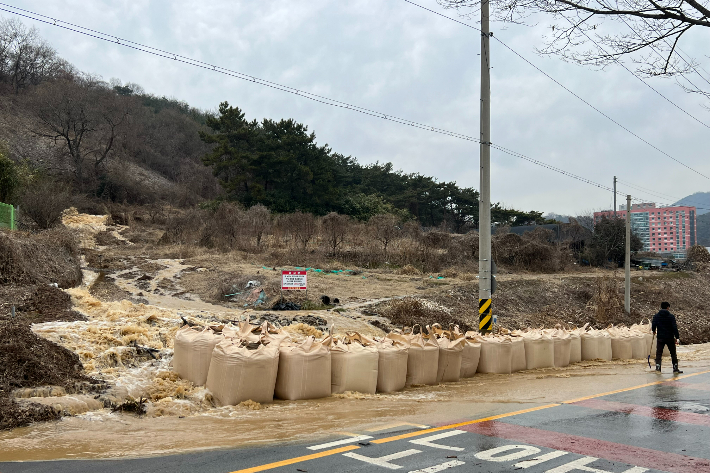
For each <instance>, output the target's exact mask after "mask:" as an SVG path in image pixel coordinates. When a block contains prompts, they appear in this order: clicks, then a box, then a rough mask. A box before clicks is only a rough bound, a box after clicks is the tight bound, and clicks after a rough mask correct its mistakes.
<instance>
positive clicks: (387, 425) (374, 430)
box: [365, 422, 429, 432]
mask: <svg viewBox="0 0 710 473" xmlns="http://www.w3.org/2000/svg"><path fill="white" fill-rule="evenodd" d="M403 425H411V426H412V427H416V428H418V429H428V428H429V426H428V425H422V424H413V423H411V422H395V423H393V424H385V425H381V426H379V427H375V428H374V429H367V430H366V431H365V432H381V431H383V430H387V429H393V428H395V427H401V426H403Z"/></svg>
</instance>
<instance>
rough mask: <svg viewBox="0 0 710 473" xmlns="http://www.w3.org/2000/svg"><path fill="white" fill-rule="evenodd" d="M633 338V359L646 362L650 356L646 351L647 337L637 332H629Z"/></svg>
mask: <svg viewBox="0 0 710 473" xmlns="http://www.w3.org/2000/svg"><path fill="white" fill-rule="evenodd" d="M629 337H630V338H631V358H633V359H634V360H645V359H646V357H647V356H648V351H646V336H645V335H644V334H643V333H641V332H637V331H633V330H629Z"/></svg>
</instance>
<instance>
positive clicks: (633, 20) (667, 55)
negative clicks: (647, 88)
mask: <svg viewBox="0 0 710 473" xmlns="http://www.w3.org/2000/svg"><path fill="white" fill-rule="evenodd" d="M438 2H439V3H440V4H441V5H443V6H444V7H445V8H456V9H459V10H461V11H462V12H463V13H464V14H465V13H466V12H470V11H471V9H472V8H477V7H479V5H480V3H481V0H438ZM490 5H491V7H492V8H491V10H492V15H493V17H494V18H495V19H497V20H501V21H507V22H514V23H523V22H526V21H527V19H528V18H529V17H530V16H531V15H534V14H536V13H543V14H545V16H547V17H549V18H550V21H549V23H548V27H549V31H550V33H549V35H547V36H546V38H545V41H546V46H545V47H544V48H543V49H542V50H540V52H541V53H543V54H554V55H558V56H560V57H562V58H563V59H565V60H568V61H572V62H576V63H579V64H585V65H592V66H598V67H604V66H606V65H609V64H611V63H614V62H616V61H618V60H619V59H620V58H621V57H624V56H629V57H630V58H631V60H632V61H633V62H634V63H636V66H637V72H638V73H640V74H642V75H644V76H646V77H648V76H666V77H670V76H676V75H679V74H685V73H688V72H696V73H698V75H700V76H701V77H702V81H700V80H697V79H696V80H697V83H698V84H702V85H701V86H696V85H695V84H694V83H692V81H688V84H690V85H685V86H684V88H685V89H686V91H689V92H696V93H700V94H703V95H704V96H706V97H708V98H710V77H709V76H708V74H707V73H706V74H705V75H703V74H701V73H700V72H699V71H698V69H699V65H698V63H697V62H696V61H695V60H694V59H693V58H692V57H689V56H687V55H685V54H684V53H682V52H681V50H680V43H681V40H682V39H684V38H686V37H687V36H688V32H689V31H690V30H691V29H697V28H710V6H709V5H708V2H707V0H618V1H616V2H611V1H608V0H491V1H490ZM605 22H610V23H612V24H610V25H605ZM595 43H596V44H595ZM703 82H704V83H703Z"/></svg>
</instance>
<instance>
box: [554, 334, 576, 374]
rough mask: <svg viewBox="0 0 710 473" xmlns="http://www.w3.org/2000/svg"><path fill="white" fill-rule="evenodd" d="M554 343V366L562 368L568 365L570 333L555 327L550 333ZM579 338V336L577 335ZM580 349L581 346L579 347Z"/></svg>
mask: <svg viewBox="0 0 710 473" xmlns="http://www.w3.org/2000/svg"><path fill="white" fill-rule="evenodd" d="M550 336H551V337H552V342H553V343H554V366H555V368H564V367H565V366H569V362H570V359H571V357H572V334H570V333H569V332H568V331H566V330H562V329H557V330H553V331H551V333H550ZM577 339H578V340H579V337H577ZM580 349H581V347H580Z"/></svg>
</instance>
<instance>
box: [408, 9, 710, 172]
mask: <svg viewBox="0 0 710 473" xmlns="http://www.w3.org/2000/svg"><path fill="white" fill-rule="evenodd" d="M404 1H405V2H407V3H409V4H410V5H414V6H416V7H418V8H421V9H422V10H426V11H428V12H430V13H433V14H435V15H438V16H440V17H442V18H446V19H447V20H450V21H453V22H455V23H458V24H460V25H463V26H466V27H467V28H471V29H473V30H476V31H479V32H480V31H481V30H480V28H476V27H475V26H473V25H470V24H468V23H465V22H463V21H460V20H457V19H456V18H452V17H450V16H447V15H444V14H442V13H440V12H438V11H436V10H432V9H430V8H427V7H425V6H423V5H420V4H418V3H415V2H413V1H411V0H404ZM493 39H494V40H496V41H497V42H498V43H500V44H501V45H502V46H503V47H505V48H506V49H508V50H509V51H510V52H512V53H513V54H515V55H516V56H518V57H519V58H520V59H522V60H523V61H525V62H526V63H528V64H529V65H530V66H532V67H533V68H535V69H536V70H537V71H538V72H540V73H541V74H543V75H544V76H545V77H547V78H548V79H550V80H551V81H552V82H554V83H555V84H557V85H558V86H560V87H562V88H563V89H564V90H566V91H567V92H569V93H570V94H572V95H573V96H574V97H576V98H577V99H579V100H580V101H581V102H583V103H584V104H585V105H587V106H588V107H590V108H591V109H593V110H594V111H596V112H597V113H599V114H600V115H602V116H603V117H604V118H606V119H607V120H609V121H611V122H612V123H614V124H615V125H617V126H618V127H620V128H622V129H623V130H624V131H626V132H627V133H629V134H631V135H632V136H634V137H635V138H637V139H638V140H640V141H642V142H643V143H645V144H647V145H648V146H650V147H651V148H653V149H655V150H656V151H658V152H659V153H661V154H663V155H664V156H666V157H668V158H670V159H672V160H673V161H675V162H676V163H678V164H680V165H682V166H684V167H686V168H687V169H689V170H691V171H693V172H694V173H696V174H699V175H700V176H702V177H704V178H705V179H710V177H709V176H707V175H705V174H703V173H701V172H700V171H698V170H696V169H693V168H692V167H690V166H689V165H687V164H685V163H683V162H682V161H680V160H678V159H676V158H674V157H673V156H671V155H670V154H668V153H667V152H665V151H663V150H662V149H660V148H658V147H657V146H656V145H654V144H652V143H650V142H649V141H647V140H646V139H644V138H642V137H641V136H639V135H638V134H636V133H634V132H633V131H631V130H630V129H629V128H627V127H625V126H624V125H622V124H621V123H619V122H618V121H616V120H615V119H613V118H612V117H610V116H609V115H607V114H606V113H604V112H603V111H601V110H600V109H598V108H597V107H595V106H594V105H592V104H591V103H590V102H588V101H587V100H585V99H584V98H582V97H581V96H579V95H578V94H576V93H575V92H573V91H572V90H571V89H569V88H568V87H566V86H565V85H564V84H562V83H561V82H559V81H558V80H557V79H555V78H554V77H552V76H551V75H550V74H548V73H547V72H545V71H543V70H542V69H540V68H539V67H538V66H537V65H535V64H534V63H532V62H531V61H530V60H528V59H527V58H526V57H524V56H522V55H521V54H520V53H518V52H517V51H516V50H514V49H513V48H511V47H510V46H508V45H507V44H506V43H504V42H503V41H502V40H501V39H500V38H498V37H496V36H493ZM590 40H591V38H590ZM595 44H596V43H595ZM624 68H626V67H625V66H624ZM626 70H627V71H629V72H631V74H633V72H632V71H630V70H629V69H626ZM634 76H635V74H634ZM636 77H637V76H636ZM637 78H638V77H637ZM639 80H641V81H642V82H643V83H644V84H646V85H647V86H648V87H649V88H651V89H653V90H654V91H655V92H656V93H658V94H659V95H661V96H662V97H664V98H666V97H665V96H664V95H663V94H661V93H660V92H658V91H657V90H656V89H654V88H653V87H651V86H650V85H649V84H647V83H646V82H645V81H643V80H642V79H640V78H639ZM666 100H669V99H668V98H666ZM669 101H670V100H669ZM671 103H673V102H671ZM674 105H675V104H674ZM676 107H677V108H679V109H680V110H682V111H683V112H685V110H683V109H682V108H680V107H678V106H677V105H676ZM685 113H686V114H688V115H690V114H689V113H688V112H685ZM690 116H691V117H692V115H690ZM693 118H695V117H693ZM696 120H697V121H699V120H698V119H696ZM700 123H702V124H703V125H705V123H703V122H700ZM705 126H708V125H705ZM709 128H710V127H709Z"/></svg>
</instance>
